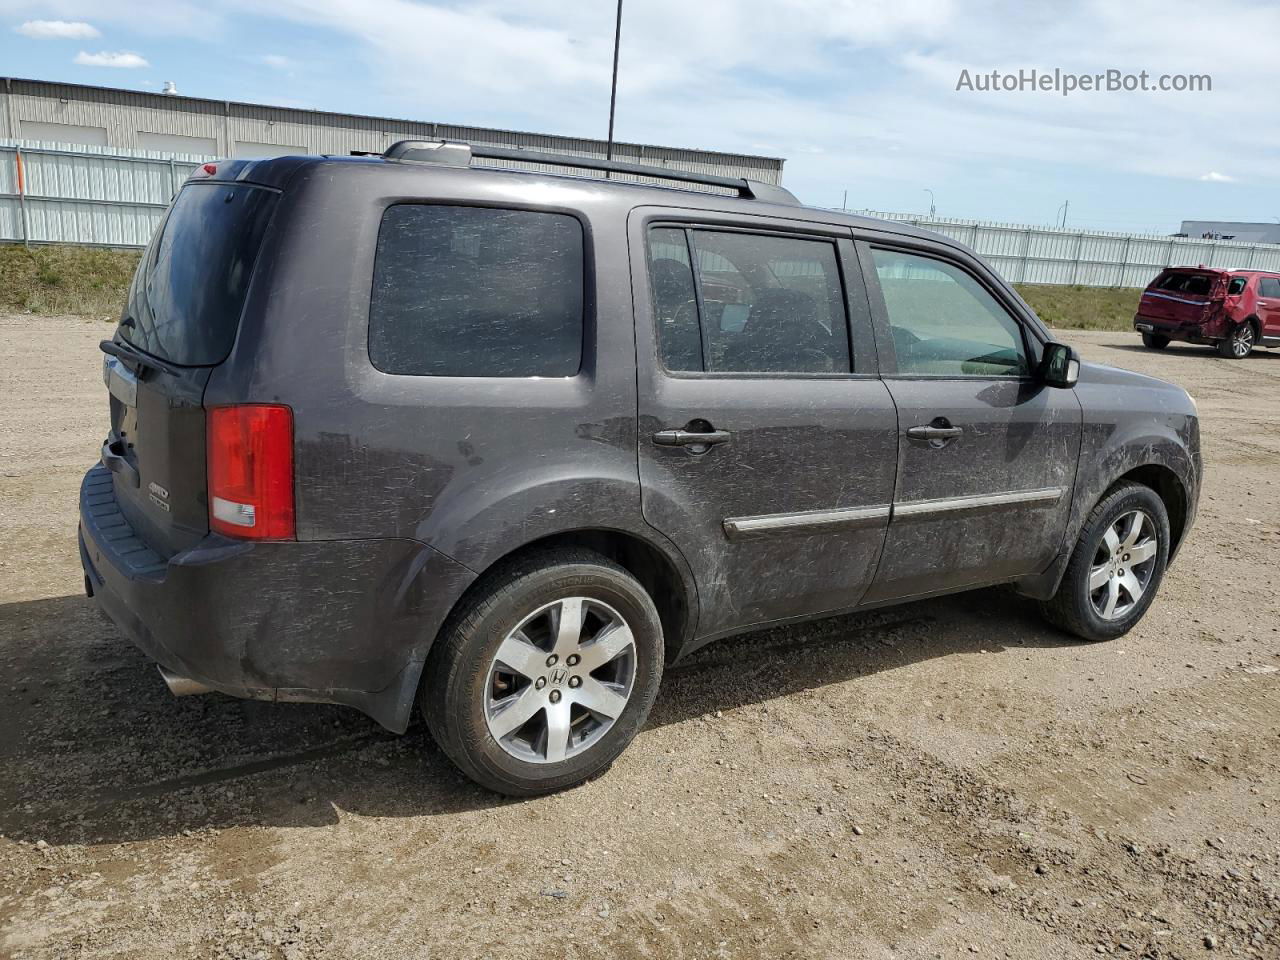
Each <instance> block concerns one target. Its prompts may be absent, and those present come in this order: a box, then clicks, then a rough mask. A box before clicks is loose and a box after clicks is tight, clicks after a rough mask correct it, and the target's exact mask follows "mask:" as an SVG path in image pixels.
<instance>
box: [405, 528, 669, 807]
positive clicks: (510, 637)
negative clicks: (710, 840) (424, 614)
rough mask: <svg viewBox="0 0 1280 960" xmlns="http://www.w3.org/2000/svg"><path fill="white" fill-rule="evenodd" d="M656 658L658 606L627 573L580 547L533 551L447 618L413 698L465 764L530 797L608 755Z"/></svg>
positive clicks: (566, 783)
mask: <svg viewBox="0 0 1280 960" xmlns="http://www.w3.org/2000/svg"><path fill="white" fill-rule="evenodd" d="M662 660H663V640H662V624H661V621H660V620H659V619H658V611H657V609H656V608H655V607H654V604H653V600H652V599H651V598H650V597H649V595H648V593H646V592H645V590H644V588H643V587H642V586H641V585H640V583H639V582H638V581H637V580H636V579H635V578H634V577H633V576H631V574H630V573H628V572H627V571H626V570H625V569H623V568H622V567H621V566H619V565H618V564H616V563H614V562H613V561H611V560H609V559H607V558H605V557H603V556H601V555H600V554H597V553H594V552H592V551H588V550H557V551H553V552H546V553H540V554H533V555H530V556H529V557H527V558H525V559H524V560H523V561H522V562H519V563H518V564H516V565H513V566H508V567H507V568H505V569H503V570H499V571H497V572H496V573H494V574H492V575H490V576H489V577H488V580H487V582H484V583H482V584H481V586H480V587H479V589H477V590H476V591H475V592H474V593H473V594H472V595H471V596H470V597H469V598H468V599H467V600H465V601H464V606H463V607H462V608H460V609H459V610H458V611H455V613H454V614H453V615H452V616H451V617H450V619H449V622H448V623H446V625H445V627H444V628H443V629H442V631H441V634H440V636H439V637H438V638H437V640H436V643H435V645H434V646H433V647H432V650H431V654H430V656H429V658H428V662H427V673H426V678H425V680H424V681H423V685H422V691H421V694H420V698H419V702H420V706H421V709H422V713H423V716H424V717H425V718H426V721H427V726H428V727H429V728H430V730H431V734H432V736H433V737H434V738H435V740H436V742H437V743H438V744H439V745H440V748H441V749H442V750H444V752H445V753H446V754H447V755H448V757H449V758H450V759H451V760H452V761H453V762H454V763H455V764H456V765H457V766H458V768H459V769H460V770H462V772H463V773H465V774H466V775H467V776H469V777H470V778H471V779H472V780H475V781H476V782H477V783H479V784H480V785H481V786H484V787H488V788H489V789H490V790H493V791H496V792H497V793H502V794H506V795H507V796H513V797H528V796H535V795H537V794H542V793H550V792H553V791H556V790H562V789H564V788H566V787H571V786H574V785H576V784H579V783H581V782H583V781H584V780H588V779H590V778H591V777H593V776H595V775H596V774H598V773H600V772H602V771H603V770H604V769H605V768H607V767H608V766H609V765H610V764H611V763H612V762H613V761H614V760H615V759H616V758H617V756H618V755H619V754H620V753H621V752H622V751H623V749H625V748H626V746H627V744H629V743H630V742H631V740H632V739H633V738H634V737H635V735H636V733H637V732H639V730H640V727H641V726H642V725H643V724H644V721H645V719H646V718H647V717H648V715H649V708H650V707H651V706H652V705H653V701H654V698H655V697H656V696H657V692H658V685H659V683H660V681H661V679H662Z"/></svg>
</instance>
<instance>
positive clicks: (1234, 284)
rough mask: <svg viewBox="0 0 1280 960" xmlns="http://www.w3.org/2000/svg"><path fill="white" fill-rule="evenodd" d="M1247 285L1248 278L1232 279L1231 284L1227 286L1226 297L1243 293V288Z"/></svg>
mask: <svg viewBox="0 0 1280 960" xmlns="http://www.w3.org/2000/svg"><path fill="white" fill-rule="evenodd" d="M1248 285H1249V278H1248V277H1232V278H1231V283H1229V284H1228V285H1227V296H1229V297H1234V296H1238V295H1239V294H1242V293H1244V288H1245V287H1247V286H1248Z"/></svg>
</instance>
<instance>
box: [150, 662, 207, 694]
mask: <svg viewBox="0 0 1280 960" xmlns="http://www.w3.org/2000/svg"><path fill="white" fill-rule="evenodd" d="M156 669H157V670H159V671H160V676H161V677H163V678H164V683H165V686H167V687H168V688H169V692H170V693H172V694H173V695H174V696H175V697H192V696H195V695H196V694H198V693H213V687H210V686H207V685H206V684H203V683H201V682H200V681H198V680H192V679H191V678H190V677H180V676H178V675H177V674H176V673H170V672H169V671H168V670H166V669H165V668H164V667H162V666H160V665H159V664H156Z"/></svg>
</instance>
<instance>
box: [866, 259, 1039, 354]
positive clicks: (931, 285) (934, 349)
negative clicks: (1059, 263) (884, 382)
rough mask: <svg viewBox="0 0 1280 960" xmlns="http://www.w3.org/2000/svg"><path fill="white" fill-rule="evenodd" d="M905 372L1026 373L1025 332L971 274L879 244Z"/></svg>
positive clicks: (880, 271) (879, 264) (880, 273)
mask: <svg viewBox="0 0 1280 960" xmlns="http://www.w3.org/2000/svg"><path fill="white" fill-rule="evenodd" d="M872 256H873V258H874V261H875V265H876V275H877V277H878V278H879V280H880V289H881V291H882V292H883V294H884V304H885V309H886V311H887V312H888V315H889V325H890V327H891V328H892V331H893V343H894V347H895V349H896V351H897V355H898V372H899V373H909V374H917V375H924V376H944V377H957V376H972V377H990V376H1025V375H1026V374H1027V373H1028V370H1029V365H1028V363H1027V353H1026V346H1025V344H1024V343H1023V339H1022V329H1021V327H1020V326H1019V324H1018V322H1017V321H1016V320H1014V319H1013V317H1011V316H1009V314H1008V313H1007V312H1006V311H1005V309H1004V308H1003V307H1002V306H1001V305H1000V304H999V303H998V302H997V301H996V299H995V298H994V297H992V296H991V294H989V293H987V291H986V290H985V289H983V287H982V285H981V284H979V283H978V281H977V280H975V279H974V278H973V277H971V276H970V275H969V274H968V273H966V272H965V271H963V270H961V269H960V268H959V267H957V266H954V265H952V264H950V263H946V262H944V261H942V260H935V259H933V258H931V257H924V256H919V255H917V254H912V253H903V252H901V251H897V250H880V249H873V250H872Z"/></svg>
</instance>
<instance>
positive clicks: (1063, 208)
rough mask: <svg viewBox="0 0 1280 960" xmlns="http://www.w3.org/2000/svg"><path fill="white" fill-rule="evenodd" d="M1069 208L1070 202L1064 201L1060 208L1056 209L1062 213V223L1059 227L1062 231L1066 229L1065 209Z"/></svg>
mask: <svg viewBox="0 0 1280 960" xmlns="http://www.w3.org/2000/svg"><path fill="white" fill-rule="evenodd" d="M1070 206H1071V201H1070V200H1064V201H1063V202H1062V206H1060V207H1059V208H1058V210H1059V211H1060V212H1061V213H1062V223H1061V227H1062V229H1064V230H1065V229H1066V228H1067V209H1068V208H1069V207H1070ZM1055 219H1056V218H1055Z"/></svg>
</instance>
